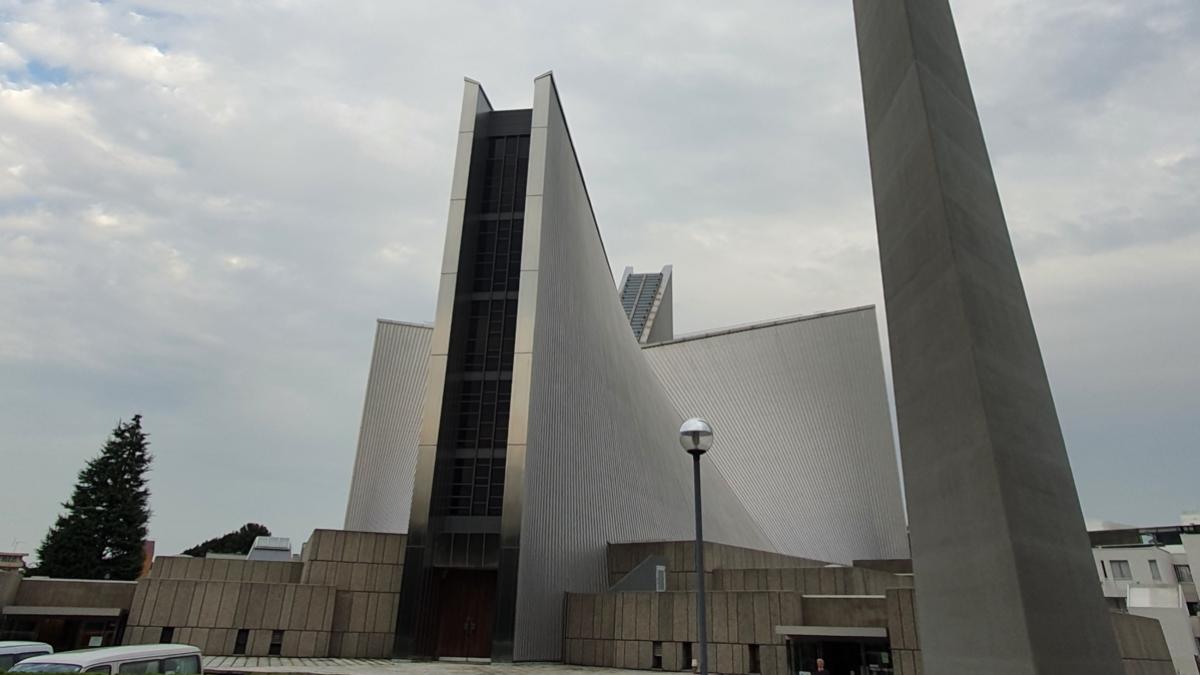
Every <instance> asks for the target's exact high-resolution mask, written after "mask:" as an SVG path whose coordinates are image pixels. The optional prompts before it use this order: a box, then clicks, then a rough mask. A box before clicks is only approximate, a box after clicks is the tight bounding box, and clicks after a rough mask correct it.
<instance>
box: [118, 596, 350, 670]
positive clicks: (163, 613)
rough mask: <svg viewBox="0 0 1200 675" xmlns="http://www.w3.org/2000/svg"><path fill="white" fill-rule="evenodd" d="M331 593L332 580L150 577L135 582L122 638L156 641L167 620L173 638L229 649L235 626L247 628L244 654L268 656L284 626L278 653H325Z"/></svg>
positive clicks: (209, 649) (212, 649)
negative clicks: (290, 581) (325, 582)
mask: <svg viewBox="0 0 1200 675" xmlns="http://www.w3.org/2000/svg"><path fill="white" fill-rule="evenodd" d="M334 593H335V589H334V588H333V587H331V586H310V585H301V584H287V583H264V582H248V581H203V580H198V581H192V580H187V579H163V578H149V579H145V580H143V581H141V582H139V583H138V589H137V594H136V595H135V596H134V598H133V605H132V607H131V608H130V612H129V624H128V626H127V628H126V630H125V639H124V642H125V644H147V643H156V642H159V640H160V638H161V635H162V629H163V628H164V627H167V626H170V627H173V628H174V629H175V636H174V638H173V640H174V641H175V642H181V643H186V644H192V645H196V646H197V647H200V649H201V650H203V651H204V653H205V654H214V655H221V654H232V653H233V648H234V641H235V639H236V637H237V632H238V630H239V629H247V630H249V631H250V633H249V641H248V642H247V645H246V654H247V655H251V656H266V655H267V650H268V646H269V644H270V640H271V633H272V631H274V630H282V631H284V634H283V651H282V652H281V655H283V656H324V655H325V654H326V653H327V652H328V651H329V635H330V626H331V624H332V621H333V612H334V597H335V596H334Z"/></svg>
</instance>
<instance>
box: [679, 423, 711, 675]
mask: <svg viewBox="0 0 1200 675" xmlns="http://www.w3.org/2000/svg"><path fill="white" fill-rule="evenodd" d="M712 442H713V432H712V426H710V425H709V423H708V422H705V421H704V420H702V419H700V418H699V417H693V418H692V419H690V420H688V421H686V422H684V423H683V426H681V427H679V444H680V445H682V446H683V449H684V450H687V452H688V454H689V455H691V456H692V474H693V476H694V478H695V484H696V610H697V611H696V621H697V623H698V624H699V626H698V628H699V633H700V673H701V675H708V625H707V621H706V619H705V610H704V516H703V511H702V510H701V508H700V456H701V455H703V454H704V453H705V452H708V449H709V448H711V447H712Z"/></svg>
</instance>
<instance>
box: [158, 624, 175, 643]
mask: <svg viewBox="0 0 1200 675" xmlns="http://www.w3.org/2000/svg"><path fill="white" fill-rule="evenodd" d="M158 641H159V643H160V644H169V643H171V642H174V641H175V627H174V626H163V629H162V633H160V634H159V636H158Z"/></svg>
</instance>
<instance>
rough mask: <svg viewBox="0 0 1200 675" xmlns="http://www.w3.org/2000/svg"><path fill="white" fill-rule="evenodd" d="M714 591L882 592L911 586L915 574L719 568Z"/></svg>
mask: <svg viewBox="0 0 1200 675" xmlns="http://www.w3.org/2000/svg"><path fill="white" fill-rule="evenodd" d="M712 580H713V583H712V586H711V588H713V590H719V591H766V590H779V591H799V592H801V593H805V594H808V595H883V594H884V593H885V592H886V591H887V590H888V589H890V588H912V577H910V576H897V575H895V574H891V573H890V572H880V571H878V570H869V569H861V568H857V567H810V568H806V569H720V570H714V571H713V573H712Z"/></svg>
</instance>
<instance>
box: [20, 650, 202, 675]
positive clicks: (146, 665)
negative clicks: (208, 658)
mask: <svg viewBox="0 0 1200 675" xmlns="http://www.w3.org/2000/svg"><path fill="white" fill-rule="evenodd" d="M8 672H10V673H98V674H100V675H202V674H203V673H204V662H203V658H202V656H201V654H200V650H199V649H198V648H196V647H193V646H191V645H125V646H123V647H99V648H97V649H80V650H77V651H71V652H59V653H57V654H46V655H45V656H34V657H32V658H28V659H25V660H24V661H22V662H20V663H18V664H17V665H15V666H13V667H12V669H11V670H9V671H8Z"/></svg>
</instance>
